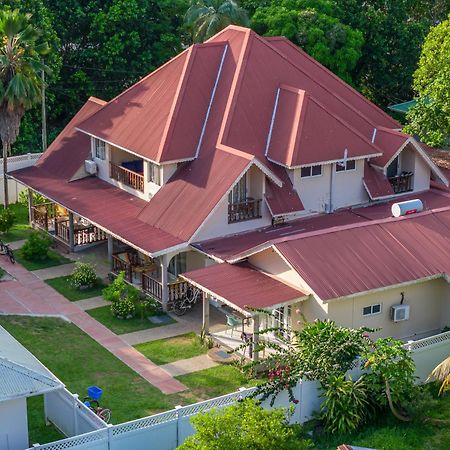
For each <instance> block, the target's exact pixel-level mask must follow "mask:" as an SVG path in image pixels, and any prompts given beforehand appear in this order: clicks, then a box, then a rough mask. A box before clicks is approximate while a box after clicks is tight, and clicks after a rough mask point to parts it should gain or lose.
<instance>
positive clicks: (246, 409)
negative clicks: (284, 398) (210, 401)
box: [178, 399, 310, 450]
mask: <svg viewBox="0 0 450 450" xmlns="http://www.w3.org/2000/svg"><path fill="white" fill-rule="evenodd" d="M191 421H192V424H193V425H194V428H195V430H196V433H195V434H194V435H192V436H190V437H188V438H187V439H186V440H185V441H184V443H183V444H182V445H181V446H180V447H178V448H179V449H180V450H190V449H196V450H250V449H251V450H266V449H269V448H275V447H276V448H277V449H279V450H290V449H292V450H294V449H295V450H305V449H307V448H310V442H309V441H308V440H304V439H301V438H300V436H299V431H300V430H299V428H298V427H291V426H289V425H288V421H287V417H286V413H285V412H284V411H283V410H281V409H272V410H267V409H263V408H262V407H261V406H259V404H258V402H256V401H255V400H251V399H246V400H244V401H242V402H241V403H238V404H237V405H234V406H230V407H229V408H226V409H224V410H212V411H209V412H207V413H205V414H199V415H197V416H194V417H193V418H192V419H191Z"/></svg>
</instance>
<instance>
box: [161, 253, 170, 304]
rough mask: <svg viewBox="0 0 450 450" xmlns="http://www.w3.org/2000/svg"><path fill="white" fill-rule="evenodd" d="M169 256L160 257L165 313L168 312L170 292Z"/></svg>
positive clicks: (162, 300) (162, 299)
mask: <svg viewBox="0 0 450 450" xmlns="http://www.w3.org/2000/svg"><path fill="white" fill-rule="evenodd" d="M167 259H168V258H167V255H162V256H161V257H160V267H161V284H162V295H161V297H162V298H161V302H162V307H163V310H164V311H167V303H168V301H169V291H168V288H167V283H168V275H167V265H168V262H167Z"/></svg>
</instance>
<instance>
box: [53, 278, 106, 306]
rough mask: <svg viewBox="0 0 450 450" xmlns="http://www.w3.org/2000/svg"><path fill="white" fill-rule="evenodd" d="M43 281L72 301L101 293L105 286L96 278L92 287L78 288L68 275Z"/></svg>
mask: <svg viewBox="0 0 450 450" xmlns="http://www.w3.org/2000/svg"><path fill="white" fill-rule="evenodd" d="M45 282H46V283H47V284H48V285H50V286H51V287H52V288H53V289H55V290H56V291H58V292H59V293H60V294H62V295H64V297H66V298H67V299H68V300H70V301H72V302H76V301H77V300H84V299H85V298H91V297H97V296H99V295H102V290H103V288H104V287H105V286H106V285H105V284H104V283H103V282H102V281H101V280H100V279H98V280H97V283H96V284H95V286H93V287H92V288H89V289H83V290H80V289H77V288H76V287H74V286H73V285H72V284H71V282H70V275H68V276H64V277H57V278H50V279H49V280H45Z"/></svg>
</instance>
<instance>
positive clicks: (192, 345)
mask: <svg viewBox="0 0 450 450" xmlns="http://www.w3.org/2000/svg"><path fill="white" fill-rule="evenodd" d="M135 348H136V350H138V351H140V352H141V353H142V354H143V355H145V356H146V357H147V358H148V359H150V360H152V361H153V362H154V363H155V364H158V365H162V364H167V363H171V362H173V361H178V360H179V359H187V358H192V357H193V356H198V355H203V354H205V353H206V352H207V351H208V349H207V348H206V347H205V346H203V345H202V344H201V342H200V339H199V337H198V335H197V334H195V333H187V334H183V335H181V336H176V337H172V338H167V339H159V340H157V341H152V342H145V343H143V344H139V345H135Z"/></svg>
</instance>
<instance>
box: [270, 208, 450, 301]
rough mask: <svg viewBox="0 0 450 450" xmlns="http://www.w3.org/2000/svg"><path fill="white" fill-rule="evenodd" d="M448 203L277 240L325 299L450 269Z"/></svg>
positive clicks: (433, 275)
mask: <svg viewBox="0 0 450 450" xmlns="http://www.w3.org/2000/svg"><path fill="white" fill-rule="evenodd" d="M449 225H450V208H448V207H447V208H446V209H445V210H444V211H442V210H435V211H427V212H424V213H419V214H417V215H410V216H405V217H402V218H399V219H387V220H384V221H379V222H374V223H366V224H360V225H354V226H352V227H346V228H344V229H340V230H339V229H338V230H330V231H329V232H324V233H318V234H316V235H313V236H311V235H306V236H298V238H297V239H295V240H289V241H288V242H280V243H277V244H275V246H276V248H277V249H278V251H279V252H281V253H282V254H283V256H284V257H285V258H286V260H287V261H289V263H290V264H291V265H292V267H293V268H294V269H295V270H296V271H297V272H298V273H299V275H300V276H301V277H302V278H303V279H304V280H305V282H306V283H307V284H308V285H309V286H310V287H311V289H312V290H313V291H314V292H315V293H316V294H317V295H318V296H319V297H320V298H321V299H322V300H331V299H334V298H339V297H344V296H348V295H351V294H355V293H360V292H366V291H370V290H374V289H380V288H384V287H388V286H393V285H397V284H401V283H405V282H410V281H415V280H420V279H424V278H427V277H436V276H442V274H445V273H446V274H449V273H450V258H449V257H448V255H450V237H449V231H450V227H449Z"/></svg>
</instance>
